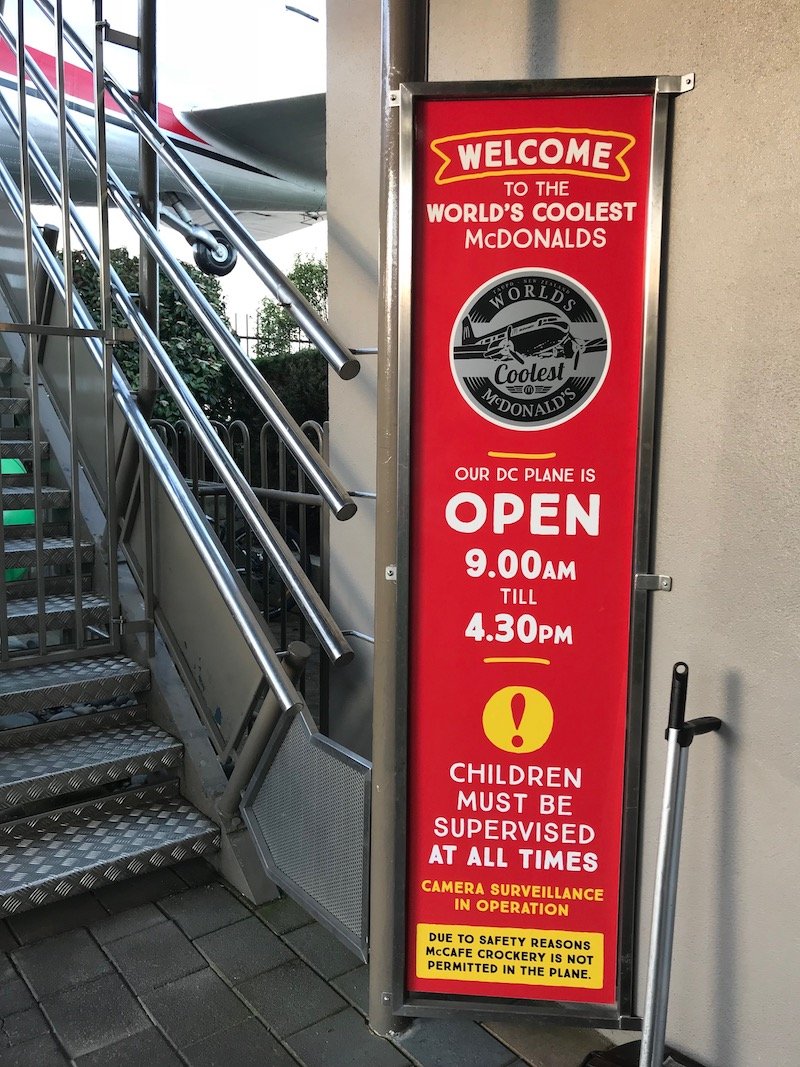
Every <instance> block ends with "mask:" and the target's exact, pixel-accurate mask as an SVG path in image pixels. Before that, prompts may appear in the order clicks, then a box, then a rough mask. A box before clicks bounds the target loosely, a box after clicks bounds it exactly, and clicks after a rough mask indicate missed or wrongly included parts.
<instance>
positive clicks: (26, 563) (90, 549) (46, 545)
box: [3, 526, 94, 567]
mask: <svg viewBox="0 0 800 1067" xmlns="http://www.w3.org/2000/svg"><path fill="white" fill-rule="evenodd" d="M8 529H9V530H13V529H14V527H13V526H11V527H9V528H8ZM4 547H5V552H4V554H3V562H4V565H5V566H6V567H35V566H36V541H35V540H34V538H33V537H14V538H11V537H8V538H6V542H5V546H4ZM79 550H80V557H81V559H82V560H85V561H86V562H91V560H92V559H93V558H94V545H93V544H92V542H91V541H81V542H80V543H79ZM74 552H75V548H74V543H73V540H72V538H71V537H45V538H44V540H43V541H42V557H43V561H44V565H45V566H46V567H53V566H56V565H57V564H61V563H71V562H72V560H73V558H74Z"/></svg>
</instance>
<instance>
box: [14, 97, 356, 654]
mask: <svg viewBox="0 0 800 1067" xmlns="http://www.w3.org/2000/svg"><path fill="white" fill-rule="evenodd" d="M0 114H2V116H3V118H5V120H6V121H7V122H8V124H9V127H10V129H11V131H12V133H14V134H16V135H17V136H19V133H20V129H19V123H18V121H17V118H16V116H15V115H14V111H13V109H12V108H11V106H10V104H9V103H8V102H7V101H6V100H5V99H4V98H3V97H2V95H0ZM28 150H29V153H30V159H31V161H32V162H33V164H34V167H35V169H36V171H37V173H38V175H39V177H40V179H41V181H42V184H43V185H44V187H45V189H46V190H47V192H48V193H49V195H50V196H51V197H52V198H53V199H54V200H55V201H56V202H57V201H58V199H59V198H60V196H61V183H60V182H59V180H58V178H57V177H56V174H55V172H54V171H53V169H52V167H51V166H50V164H49V163H48V162H47V160H46V159H45V157H44V155H43V154H42V152H41V150H40V149H39V147H38V146H37V145H36V143H35V141H33V140H32V139H29V144H28ZM69 213H70V218H71V221H72V224H73V226H74V227H75V230H76V232H77V233H78V235H79V236H80V239H81V243H82V244H83V246H84V249H85V251H86V255H87V257H88V258H89V260H90V261H91V262H92V264H93V266H94V267H95V268H97V267H98V265H99V262H100V259H99V252H98V249H97V245H96V243H95V241H94V239H93V237H92V236H91V234H90V233H89V231H88V229H87V227H86V225H85V224H84V222H83V220H82V219H81V218H80V216H79V215H78V213H77V211H76V210H75V208H74V205H72V204H70V208H69ZM109 275H110V281H111V290H112V293H113V296H114V300H115V302H116V304H117V307H118V308H119V309H120V311H121V312H122V313H123V315H125V317H126V318H127V320H128V321H129V323H130V325H131V328H132V330H133V331H134V333H135V335H136V338H137V340H138V341H139V343H140V344H141V345H142V347H143V348H144V349H145V351H146V352H147V354H148V356H149V357H150V359H151V360H152V361H153V365H154V366H155V367H156V369H157V370H158V373H159V375H160V376H161V378H162V379H163V381H164V382H165V384H166V385H167V386H168V388H169V390H170V392H171V393H172V395H173V397H174V398H175V401H176V403H177V405H178V407H179V408H180V410H181V412H182V414H183V416H184V418H185V419H186V422H187V424H188V426H189V427H190V429H191V431H192V433H193V434H194V435H195V437H196V438H197V439H198V440H199V441H200V442H201V444H202V445H203V447H204V449H205V451H206V453H207V455H208V456H209V458H210V459H211V461H212V462H213V464H214V466H215V467H216V469H217V471H218V472H219V474H220V476H221V478H222V480H223V483H224V485H225V488H226V489H227V491H228V492H230V494H231V496H232V497H233V499H234V501H235V503H236V505H237V506H238V507H239V508H240V510H241V512H242V515H243V516H244V518H245V520H246V521H247V522H248V523H249V525H250V526H251V528H252V530H253V533H254V535H255V537H256V538H257V540H258V541H259V543H260V544H261V546H262V548H263V549H264V551H265V552H266V553H267V555H268V556H269V559H270V561H271V562H272V563H273V564H274V566H275V568H276V570H277V572H278V574H279V575H280V576H281V579H282V581H283V582H284V584H285V585H286V586H287V587H288V588H289V590H290V591H291V593H292V596H293V597H294V598H295V601H296V602H297V604H298V605H299V606H300V608H301V610H302V611H303V614H304V615H305V617H306V618H307V619H308V621H309V623H310V625H311V627H312V629H313V630H314V633H315V634H316V635H317V637H318V639H319V641H320V644H321V645H322V646H323V647H324V648H325V650H326V652H327V654H328V656H329V657H330V659H331V660H332V661H333V662H337V663H341V662H347V661H349V660H350V659H352V657H353V650H352V648H351V647H350V645H349V644H348V642H347V641H346V639H345V638H344V636H343V634H342V632H341V630H340V629H339V627H338V625H337V624H336V622H335V620H334V619H333V616H332V615H331V614H330V612H329V611H328V608H327V607H326V605H325V604H324V603H323V601H322V600H321V598H320V596H319V594H318V593H317V591H316V589H315V588H314V586H313V584H312V582H311V580H310V579H309V578H308V575H307V574H306V573H305V572H304V571H303V569H302V567H301V566H300V565H299V564H298V562H297V560H296V559H295V558H294V556H293V555H292V553H291V551H290V550H289V548H288V547H287V545H286V543H285V542H284V540H283V539H282V538H281V536H280V534H279V532H278V530H277V528H276V527H275V524H274V523H273V522H272V520H271V519H270V518H269V516H268V515H267V513H266V512H265V511H264V509H263V507H262V505H261V504H260V503H259V500H258V497H257V495H256V493H255V492H254V490H253V488H252V486H250V484H249V482H248V481H247V479H246V478H245V476H244V475H243V474H242V472H241V471H240V470H239V468H238V466H237V465H236V463H235V461H234V459H233V457H232V456H231V454H230V452H228V450H227V449H226V448H225V446H224V444H223V442H222V441H221V440H220V438H219V436H218V434H217V433H215V432H214V429H213V428H212V426H211V424H210V423H209V421H208V419H207V417H206V415H205V413H204V412H203V410H202V408H201V407H200V405H199V404H198V403H197V401H196V400H195V398H194V396H193V395H192V393H191V391H190V390H189V389H188V387H187V386H186V384H185V382H184V381H183V379H182V378H181V376H180V374H179V373H178V371H177V369H176V368H175V366H174V364H173V363H172V361H171V360H170V358H169V356H168V355H167V353H166V352H165V350H164V348H163V347H162V345H161V343H160V341H159V340H158V338H157V337H156V336H155V334H154V333H153V331H152V329H151V327H150V325H149V324H148V322H147V320H146V319H145V317H144V315H143V314H142V313H141V311H140V310H139V308H138V307H137V306H136V304H135V303H134V301H133V300H132V298H131V296H130V294H129V293H128V292H127V290H126V289H125V286H124V285H123V283H122V281H121V280H120V278H119V276H118V275H117V273H116V271H114V270H113V268H111V269H110V271H109Z"/></svg>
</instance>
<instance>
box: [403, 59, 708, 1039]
mask: <svg viewBox="0 0 800 1067" xmlns="http://www.w3.org/2000/svg"><path fill="white" fill-rule="evenodd" d="M691 87H692V79H691V77H685V78H680V77H677V78H647V79H617V80H614V81H604V82H568V83H560V82H555V83H553V82H550V83H526V84H524V85H523V84H518V83H512V84H508V83H502V84H492V85H481V84H477V83H473V84H469V85H418V86H406V87H404V88H403V89H402V90H401V96H402V100H401V175H400V219H401V233H400V249H401V263H400V271H401V278H402V279H403V282H402V285H401V292H400V294H399V315H400V319H399V338H400V354H399V360H400V363H399V390H400V410H399V420H400V438H401V441H402V442H403V444H402V448H403V449H404V453H403V454H402V455H401V460H400V472H401V478H400V489H399V513H400V515H401V522H402V527H401V556H400V559H399V560H398V583H399V584H398V604H399V609H398V610H399V614H400V619H399V623H398V628H399V631H400V633H401V634H403V635H404V638H403V639H402V640H401V641H400V642H399V652H398V656H399V658H398V678H399V681H400V685H399V687H398V688H399V692H400V706H399V708H398V715H400V716H404V717H405V720H406V728H407V733H406V736H407V753H406V757H407V759H406V763H407V779H406V805H405V816H404V817H405V826H404V827H399V828H398V842H399V844H398V848H399V849H404V861H405V879H404V885H402V886H399V887H397V901H396V904H397V910H398V914H399V916H400V917H401V918H399V920H398V921H399V924H400V929H399V931H398V945H402V948H401V949H400V951H399V952H398V961H397V967H396V981H395V988H394V991H393V999H394V1005H393V1009H394V1010H395V1011H396V1013H397V1014H411V1015H420V1014H436V1013H440V1012H443V1011H448V1012H452V1011H454V1010H456V1011H457V1010H463V1011H469V1012H472V1013H473V1014H479V1013H486V1012H490V1011H494V1012H498V1011H499V1012H504V1011H518V1012H519V1011H524V1012H525V1013H528V1014H535V1015H537V1016H538V1017H541V1018H543V1019H548V1020H549V1021H554V1022H575V1023H578V1024H582V1025H591V1024H595V1025H602V1026H631V1025H636V1024H637V1020H635V1019H634V1018H633V971H632V959H633V938H634V921H635V904H636V886H635V867H636V855H635V850H636V836H637V809H638V791H639V764H640V748H641V714H642V689H643V678H644V663H643V661H644V637H645V623H646V614H647V590H648V588H657V587H658V584H657V582H656V583H655V585H654V579H653V578H652V576H650V575H649V519H650V481H651V462H652V442H653V410H654V399H655V365H656V338H657V329H656V316H657V308H658V281H659V272H660V248H661V228H662V199H663V197H662V190H663V175H664V159H665V148H666V135H667V115H668V106H669V100H670V98H671V96H672V95H675V94H676V93H680V92H683V91H685V90H686V89H689V88H691ZM662 587H663V586H662ZM403 831H404V832H403ZM401 867H402V865H401ZM401 957H402V958H401Z"/></svg>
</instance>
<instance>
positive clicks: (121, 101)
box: [36, 0, 361, 379]
mask: <svg viewBox="0 0 800 1067" xmlns="http://www.w3.org/2000/svg"><path fill="white" fill-rule="evenodd" d="M36 3H37V4H38V6H39V7H40V8H41V10H42V11H43V12H44V13H45V14H46V15H47V17H48V18H49V19H50V20H51V21H52V19H53V6H52V4H50V3H49V2H48V0H36ZM64 35H65V37H66V39H67V40H68V41H69V43H70V46H71V47H72V48H73V49H74V50H75V52H76V54H77V55H78V56H79V57H80V59H81V60H82V61H83V62H84V63H85V64H86V66H87V67H88V68H89V69H90V70H91V69H92V56H91V53H90V52H89V50H88V49H87V47H86V45H85V44H84V42H83V41H82V40H81V38H80V37H79V36H78V34H77V33H76V32H75V31H74V30H73V29H72V28H71V27H70V26H69V24H68V23H66V22H65V23H64ZM105 82H106V88H107V89H108V92H109V93H110V95H111V97H112V98H113V99H114V100H115V101H116V103H117V104H118V105H119V106H120V107H121V108H122V110H123V112H124V113H125V114H126V115H127V116H128V118H129V119H130V120H131V122H132V123H133V125H134V126H135V128H136V130H137V132H138V133H139V134H140V135H141V136H142V137H143V138H144V139H145V140H146V141H147V143H148V144H149V145H150V147H151V148H152V149H153V151H154V152H156V153H157V155H158V156H159V158H160V159H161V160H162V161H163V162H164V163H165V164H166V165H167V166H168V167H169V168H170V170H172V172H173V173H174V174H175V175H177V176H178V177H179V178H180V180H181V181H182V182H183V184H184V185H185V186H186V188H187V189H188V190H189V191H190V192H191V194H192V196H194V197H195V199H196V200H197V202H198V203H199V204H200V206H201V207H202V208H203V210H204V211H206V212H208V214H209V215H210V216H211V218H212V219H213V220H214V222H216V224H217V225H218V226H219V228H220V230H222V232H223V233H224V234H225V236H226V237H227V238H228V240H229V241H230V242H231V243H232V244H233V246H234V248H236V250H237V251H238V252H239V253H240V254H241V255H242V257H243V258H244V259H245V260H246V261H247V262H248V263H249V264H250V266H251V267H252V268H253V270H254V271H255V273H256V274H257V275H258V277H259V278H260V279H261V281H262V282H263V283H264V284H265V285H266V286H267V288H268V289H269V290H270V291H271V292H272V293H273V294H274V296H275V298H276V299H277V300H278V302H279V303H280V304H282V305H283V306H284V307H285V308H286V309H287V310H288V311H289V312H290V313H291V314H292V315H293V317H294V318H295V319H296V320H297V322H298V324H299V325H300V327H301V329H302V330H303V332H304V333H306V334H307V335H308V336H309V337H310V338H311V340H312V341H313V342H314V344H315V345H316V347H317V348H318V349H319V350H320V352H321V353H322V354H323V356H324V357H325V358H326V359H327V361H328V362H329V363H330V365H331V366H332V367H333V368H334V370H335V371H336V372H337V374H339V376H340V377H341V378H344V379H349V378H353V377H355V375H356V374H358V372H359V370H360V369H361V365H360V364H359V362H358V360H357V359H354V358H353V356H352V354H351V352H350V349H349V348H347V347H346V346H344V345H343V344H342V343H341V342H340V341H339V340H338V339H337V338H336V337H335V336H334V334H333V332H332V331H331V329H330V327H328V326H326V325H325V324H324V323H323V322H322V321H321V319H320V318H319V316H318V315H317V313H316V312H315V311H314V309H313V308H312V307H311V305H310V304H309V303H308V301H307V300H306V299H305V298H304V297H303V296H302V294H301V293H299V292H298V291H297V289H295V287H294V286H293V285H292V284H291V282H290V281H289V279H288V278H286V277H285V276H284V275H283V274H282V273H281V271H279V270H278V268H277V267H276V266H275V264H274V263H273V262H272V261H271V260H270V259H269V257H268V256H266V255H265V254H264V252H263V250H262V249H260V248H259V247H258V245H257V244H256V242H255V241H254V240H253V237H252V235H251V234H249V233H248V232H247V230H246V229H245V227H244V226H243V225H242V224H241V222H240V221H239V220H238V219H237V218H236V216H235V215H234V214H233V212H232V211H231V210H230V209H229V208H228V207H227V205H226V204H224V203H223V201H222V200H220V198H219V197H218V196H217V194H216V193H215V192H214V190H213V189H212V188H211V187H210V186H209V185H208V184H207V183H206V182H205V181H204V180H203V178H201V177H200V175H199V174H198V173H197V171H196V170H195V169H194V168H193V167H192V166H190V164H189V163H187V162H186V160H185V159H184V158H183V156H182V155H181V154H180V152H178V151H177V149H176V148H175V147H174V146H173V145H172V144H171V143H170V141H169V140H168V139H167V138H166V137H165V136H164V134H163V133H162V132H161V130H160V129H159V128H158V125H157V124H156V123H155V122H153V120H152V118H151V117H150V116H149V115H148V114H147V112H146V111H144V110H143V109H142V108H141V107H140V106H139V104H138V103H137V101H136V100H134V99H133V97H132V96H131V94H130V93H129V92H128V91H127V90H126V89H124V88H123V87H122V86H121V85H120V84H119V83H118V82H117V81H116V80H115V79H114V78H113V77H112V76H111V75H110V74H109V73H108V71H106V75H105Z"/></svg>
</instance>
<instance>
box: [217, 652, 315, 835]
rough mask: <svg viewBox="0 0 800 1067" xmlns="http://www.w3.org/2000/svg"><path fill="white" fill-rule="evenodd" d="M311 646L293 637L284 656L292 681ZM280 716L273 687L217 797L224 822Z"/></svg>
mask: <svg viewBox="0 0 800 1067" xmlns="http://www.w3.org/2000/svg"><path fill="white" fill-rule="evenodd" d="M310 655H311V649H310V648H309V647H308V645H306V644H303V642H302V641H292V643H291V644H290V645H289V647H288V648H287V650H286V656H285V657H284V659H283V666H284V670H285V671H286V676H287V678H288V679H289V681H290V682H291V683H292V685H294V686H297V683H298V681H299V680H300V677H301V676H302V674H303V671H304V670H305V666H306V663H307V662H308V658H309V656H310ZM280 717H281V706H280V703H279V702H278V698H277V697H276V696H275V694H274V693H273V691H272V690H270V691H269V693H267V696H266V699H265V700H264V703H263V704H262V705H261V710H260V711H259V713H258V715H257V716H256V720H255V722H254V723H253V725H252V726H251V727H250V732H249V734H248V735H247V740H246V741H245V743H244V744H243V745H242V748H241V751H240V752H239V755H238V756H237V757H236V766H235V767H234V768H233V773H232V774H231V776H230V778H229V779H228V784H227V785H226V786H225V791H224V792H223V794H222V796H221V797H220V798H219V800H218V801H217V814H218V815H219V817H220V818H221V819H222V821H223V823H225V824H226V825H229V824H230V823H231V821H232V820H233V818H234V816H235V815H236V812H237V811H238V808H239V801H240V800H241V796H242V790H243V789H244V787H245V786H246V785H247V783H248V782H249V781H250V779H251V778H252V777H253V772H254V771H255V769H256V765H257V764H258V761H259V760H260V759H261V755H262V753H263V751H264V747H265V746H266V744H267V741H269V738H270V734H271V733H272V731H273V730H274V729H275V727H276V726H277V724H278V719H280Z"/></svg>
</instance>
